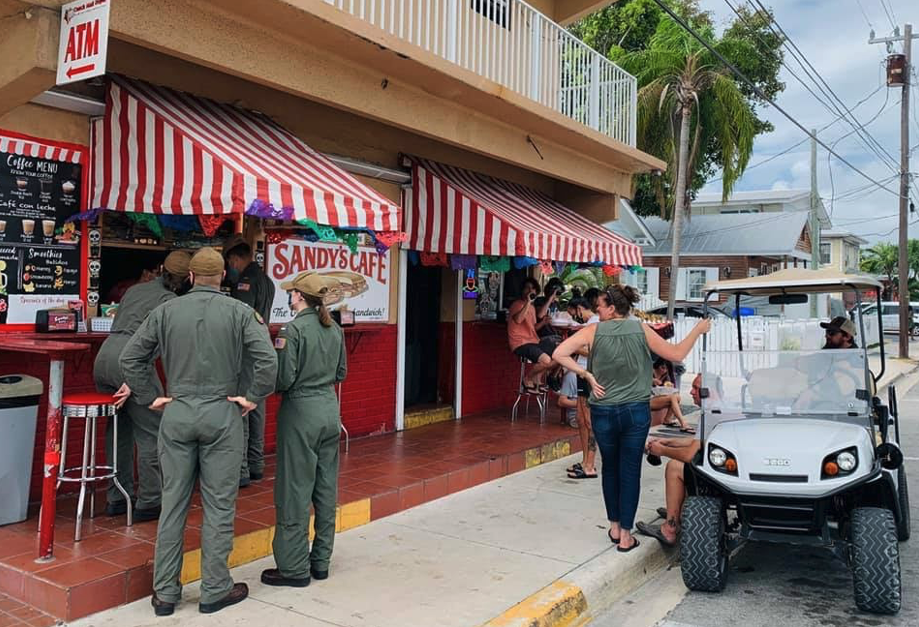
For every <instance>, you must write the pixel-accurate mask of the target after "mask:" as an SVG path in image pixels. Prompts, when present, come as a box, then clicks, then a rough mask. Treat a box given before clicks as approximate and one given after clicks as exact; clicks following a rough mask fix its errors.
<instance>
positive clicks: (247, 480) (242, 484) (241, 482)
mask: <svg viewBox="0 0 919 627" xmlns="http://www.w3.org/2000/svg"><path fill="white" fill-rule="evenodd" d="M251 483H252V480H251V479H250V478H249V477H246V478H245V479H244V478H242V477H240V478H239V487H240V488H248V487H249V484H251Z"/></svg>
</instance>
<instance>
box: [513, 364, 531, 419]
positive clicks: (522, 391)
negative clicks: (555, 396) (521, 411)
mask: <svg viewBox="0 0 919 627" xmlns="http://www.w3.org/2000/svg"><path fill="white" fill-rule="evenodd" d="M526 369H527V362H526V360H525V359H523V358H522V357H521V359H520V380H519V381H518V382H517V400H516V401H514V407H513V408H512V409H511V422H517V407H518V406H519V405H520V399H522V398H523V396H524V394H525V393H526V389H525V388H524V387H523V380H524V378H525V377H526ZM527 400H529V396H527Z"/></svg>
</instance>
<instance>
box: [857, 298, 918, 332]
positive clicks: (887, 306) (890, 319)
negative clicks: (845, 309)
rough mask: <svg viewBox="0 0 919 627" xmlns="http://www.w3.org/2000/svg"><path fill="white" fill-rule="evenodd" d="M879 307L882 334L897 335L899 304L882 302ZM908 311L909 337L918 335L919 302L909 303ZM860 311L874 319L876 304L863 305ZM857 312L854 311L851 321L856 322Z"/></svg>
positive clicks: (898, 329)
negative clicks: (909, 321)
mask: <svg viewBox="0 0 919 627" xmlns="http://www.w3.org/2000/svg"><path fill="white" fill-rule="evenodd" d="M880 307H881V324H882V325H883V329H884V333H899V332H900V303H898V302H896V301H883V302H881V303H880ZM856 309H857V308H856V307H853V310H856ZM909 310H910V320H911V324H910V335H919V302H911V303H910V304H909ZM862 311H863V312H864V314H865V316H866V317H875V316H877V315H878V303H876V302H875V303H871V304H870V305H867V306H865V305H863V306H862ZM857 314H858V312H857V311H855V315H854V316H853V320H855V321H857V318H858V315H857Z"/></svg>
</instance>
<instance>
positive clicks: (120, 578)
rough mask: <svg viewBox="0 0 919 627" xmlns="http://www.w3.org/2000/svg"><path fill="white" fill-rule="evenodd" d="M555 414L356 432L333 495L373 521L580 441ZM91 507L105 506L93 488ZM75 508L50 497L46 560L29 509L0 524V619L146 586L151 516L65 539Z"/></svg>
mask: <svg viewBox="0 0 919 627" xmlns="http://www.w3.org/2000/svg"><path fill="white" fill-rule="evenodd" d="M554 415H555V414H553V413H550V419H549V420H547V422H546V424H539V423H538V421H537V420H536V419H535V418H530V419H527V420H518V421H517V422H516V423H514V424H512V423H511V422H510V420H509V419H508V418H507V414H505V413H501V414H489V415H483V416H475V417H469V418H465V419H463V420H462V421H458V422H455V421H453V422H446V423H438V424H433V425H429V426H425V427H420V428H417V429H412V430H410V431H405V432H402V433H397V434H388V435H383V436H376V437H370V438H364V439H360V440H355V441H353V442H352V443H351V450H350V452H349V453H348V454H345V453H344V452H342V455H341V466H340V478H339V503H340V504H342V505H345V504H348V503H353V502H356V501H362V500H365V499H368V500H369V509H370V514H369V520H376V519H378V518H382V517H384V516H389V515H391V514H394V513H396V512H399V511H402V510H405V509H408V508H411V507H414V506H417V505H420V504H421V503H425V502H427V501H432V500H434V499H437V498H440V497H443V496H446V495H447V494H452V493H454V492H458V491H460V490H465V489H467V488H469V487H472V486H475V485H478V484H481V483H484V482H486V481H489V480H492V479H497V478H499V477H502V476H504V475H507V474H510V473H514V472H518V471H520V470H524V469H525V468H527V467H529V466H532V465H535V464H538V463H542V462H544V461H550V460H552V459H557V458H558V457H560V456H561V455H562V454H563V453H564V454H568V453H569V452H575V451H577V450H579V448H580V444H579V440H578V438H577V431H576V430H574V429H570V428H568V427H565V426H561V425H559V424H557V423H556V422H555V418H554V417H553V416H554ZM274 472H275V464H274V457H273V456H271V457H269V458H268V463H267V465H266V468H265V479H264V480H263V481H260V482H257V483H253V484H252V485H251V486H250V487H248V488H245V489H243V490H240V493H239V499H238V502H237V512H236V529H235V533H236V535H237V536H240V535H242V534H247V533H250V532H253V531H258V530H261V529H266V528H270V527H272V526H273V525H274V524H275V516H274V504H273V503H274V501H273V487H274ZM96 506H97V511H98V510H104V507H105V504H104V496H102V495H101V493H100V498H99V499H98V500H97V503H96ZM75 512H76V500H75V499H73V498H70V497H68V498H62V499H61V500H60V501H59V503H58V511H57V514H58V516H57V523H56V530H55V560H54V561H53V562H51V563H46V564H37V563H36V562H35V561H34V560H35V555H36V553H37V535H36V528H37V519H36V517H35V515H33V516H32V517H30V519H29V520H27V521H25V522H22V523H18V524H14V525H7V526H4V527H0V627H5V626H6V625H16V626H19V625H39V624H41V625H48V624H53V622H54V620H55V618H52V617H56V618H60V619H65V620H72V619H75V618H78V617H81V616H86V615H88V614H92V613H95V612H98V611H100V610H103V609H107V608H110V607H115V606H117V605H121V604H123V603H126V602H130V601H134V600H136V599H139V598H142V597H144V596H147V595H149V594H150V591H151V582H152V570H153V567H152V560H153V546H154V545H153V543H154V540H155V538H156V522H147V523H140V524H136V525H134V526H133V527H130V528H128V527H125V526H124V517H115V518H108V517H106V516H104V515H101V516H97V517H96V518H94V519H91V520H87V519H86V518H84V523H83V540H82V541H81V542H78V543H74V542H73V534H74V526H75V516H76V514H75ZM202 516H203V511H202V509H201V501H200V495H199V494H197V493H196V494H195V495H194V497H193V500H192V510H191V512H190V513H189V517H188V527H187V530H186V533H185V551H186V552H188V551H194V550H195V549H197V548H199V547H200V544H201V523H202ZM364 522H367V521H366V520H365V521H364ZM259 557H261V556H259ZM3 595H6V596H3Z"/></svg>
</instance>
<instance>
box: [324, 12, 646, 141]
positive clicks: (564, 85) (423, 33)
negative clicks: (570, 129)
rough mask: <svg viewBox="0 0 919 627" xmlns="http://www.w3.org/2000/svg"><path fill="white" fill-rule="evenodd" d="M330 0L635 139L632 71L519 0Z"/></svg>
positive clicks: (551, 104)
mask: <svg viewBox="0 0 919 627" xmlns="http://www.w3.org/2000/svg"><path fill="white" fill-rule="evenodd" d="M325 1H326V2H327V3H329V4H331V5H333V6H335V7H337V8H339V9H341V10H342V11H344V12H346V13H349V14H351V15H353V16H355V17H358V18H360V19H362V20H365V21H367V22H369V23H371V24H373V25H375V26H378V27H379V28H381V29H382V30H384V31H386V32H387V33H389V34H390V35H394V36H396V37H399V38H400V39H403V40H405V41H408V42H410V43H412V44H414V45H416V46H419V47H420V48H423V49H424V50H427V51H428V52H431V53H433V54H436V55H437V56H440V57H442V58H444V59H446V60H448V61H451V62H453V63H456V64H457V65H459V66H461V67H463V68H465V69H467V70H470V71H472V72H475V73H476V74H478V75H479V76H482V77H484V78H487V79H489V80H491V81H494V82H496V83H498V84H500V85H503V86H504V87H506V88H508V89H510V90H512V91H514V92H516V93H518V94H520V95H523V96H526V97H528V98H531V99H532V100H535V101H536V102H538V103H540V104H542V105H545V106H547V107H549V108H551V109H554V110H555V111H558V112H560V113H562V114H564V115H566V116H568V117H570V118H572V119H574V120H577V121H578V122H580V123H582V124H584V125H586V126H589V127H590V128H592V129H594V130H597V131H599V132H601V133H603V134H605V135H607V136H609V137H611V138H613V139H616V140H618V141H620V142H623V143H625V144H628V145H629V146H635V133H636V115H637V113H636V112H637V107H638V104H637V84H636V80H635V77H634V76H632V75H631V74H629V73H628V72H626V71H625V70H623V69H622V68H620V67H619V66H618V65H616V64H615V63H613V62H612V61H610V60H609V59H607V58H606V57H604V56H603V55H601V54H598V53H597V52H596V51H595V50H593V49H592V48H590V47H589V46H587V45H586V44H585V43H584V42H582V41H580V40H579V39H578V38H576V37H574V36H573V35H571V33H569V32H568V31H566V30H565V29H564V28H562V27H561V26H559V25H558V24H556V23H555V22H553V21H552V20H550V19H549V18H547V17H546V16H544V15H543V14H541V13H540V12H539V11H537V10H536V9H534V8H533V7H531V6H530V5H529V4H527V3H526V2H523V1H522V0H325Z"/></svg>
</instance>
